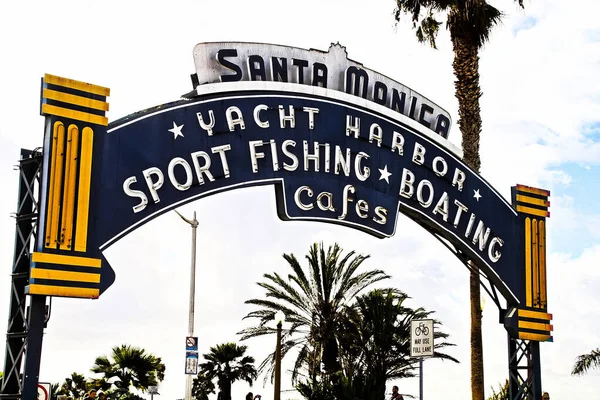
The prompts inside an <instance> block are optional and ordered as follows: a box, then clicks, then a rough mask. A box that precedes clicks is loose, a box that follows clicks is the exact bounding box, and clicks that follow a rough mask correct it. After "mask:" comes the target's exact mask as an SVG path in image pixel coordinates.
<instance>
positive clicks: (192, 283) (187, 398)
mask: <svg viewBox="0 0 600 400" xmlns="http://www.w3.org/2000/svg"><path fill="white" fill-rule="evenodd" d="M175 212H176V213H177V215H179V216H180V217H181V219H182V220H184V221H185V222H187V223H188V224H190V226H191V227H192V271H191V274H190V312H189V321H188V336H194V299H195V297H196V228H198V220H197V219H196V211H194V219H192V220H191V221H190V220H189V219H187V218H185V217H184V216H183V215H181V214H179V213H178V212H177V210H175ZM192 379H193V375H191V374H187V380H186V385H185V400H192Z"/></svg>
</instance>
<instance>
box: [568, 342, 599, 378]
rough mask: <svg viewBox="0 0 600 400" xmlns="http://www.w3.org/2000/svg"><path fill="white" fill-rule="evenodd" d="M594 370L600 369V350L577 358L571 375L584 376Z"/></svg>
mask: <svg viewBox="0 0 600 400" xmlns="http://www.w3.org/2000/svg"><path fill="white" fill-rule="evenodd" d="M592 368H600V348H598V349H596V350H592V351H591V352H590V353H588V354H582V355H580V356H579V357H577V360H576V361H575V365H574V366H573V370H572V371H571V374H572V375H583V374H585V373H586V372H588V371H589V370H590V369H592Z"/></svg>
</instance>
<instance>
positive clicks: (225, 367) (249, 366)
mask: <svg viewBox="0 0 600 400" xmlns="http://www.w3.org/2000/svg"><path fill="white" fill-rule="evenodd" d="M246 349H247V346H238V345H237V344H235V343H224V344H219V345H217V346H215V347H211V348H210V353H208V354H204V359H205V360H206V362H204V363H202V364H201V365H200V374H199V376H198V378H200V377H201V375H203V377H204V378H206V379H208V380H209V381H212V380H214V379H215V378H216V379H217V386H218V387H219V394H218V399H219V400H231V385H232V384H233V383H234V382H235V381H239V380H243V381H246V382H248V384H249V385H252V383H253V382H254V380H256V376H257V371H256V368H255V367H254V358H253V357H250V356H247V355H245V353H246ZM195 383H196V382H195ZM200 383H201V382H200V381H198V383H196V385H199V384H200ZM206 387H207V388H210V385H206ZM196 388H197V389H199V386H196ZM212 388H213V390H214V386H213V387H212Z"/></svg>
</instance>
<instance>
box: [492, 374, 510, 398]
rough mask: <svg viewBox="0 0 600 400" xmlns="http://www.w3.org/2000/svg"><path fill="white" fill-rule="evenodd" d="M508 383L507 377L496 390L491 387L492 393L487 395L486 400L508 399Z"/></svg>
mask: <svg viewBox="0 0 600 400" xmlns="http://www.w3.org/2000/svg"><path fill="white" fill-rule="evenodd" d="M509 386H510V385H509V383H508V379H507V380H505V381H504V383H503V384H502V385H500V387H499V388H498V392H496V390H495V389H494V388H492V395H491V396H490V397H488V400H508V396H509V395H510V394H509V389H510V388H509Z"/></svg>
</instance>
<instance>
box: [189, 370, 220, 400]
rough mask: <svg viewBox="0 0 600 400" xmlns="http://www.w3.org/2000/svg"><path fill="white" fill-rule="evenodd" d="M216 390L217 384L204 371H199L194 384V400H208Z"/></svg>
mask: <svg viewBox="0 0 600 400" xmlns="http://www.w3.org/2000/svg"><path fill="white" fill-rule="evenodd" d="M214 392H215V384H214V383H213V382H212V380H211V379H209V378H208V377H207V376H206V374H204V373H203V372H200V373H198V376H197V377H196V378H194V383H193V385H192V398H193V399H194V400H208V395H209V394H213V393H214Z"/></svg>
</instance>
